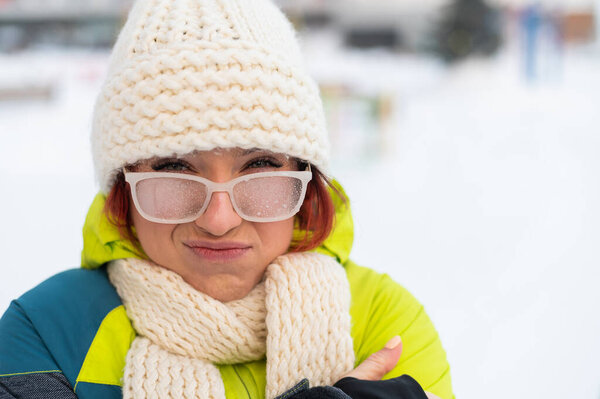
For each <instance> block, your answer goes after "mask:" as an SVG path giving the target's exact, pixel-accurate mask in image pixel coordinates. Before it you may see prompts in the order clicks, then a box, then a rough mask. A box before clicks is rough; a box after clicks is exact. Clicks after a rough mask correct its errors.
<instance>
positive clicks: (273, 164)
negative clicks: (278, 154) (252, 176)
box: [246, 158, 282, 169]
mask: <svg viewBox="0 0 600 399" xmlns="http://www.w3.org/2000/svg"><path fill="white" fill-rule="evenodd" d="M281 166H282V164H281V163H280V162H278V161H276V160H274V159H268V158H261V159H254V160H252V161H250V162H249V163H248V164H247V166H246V168H248V169H262V168H281Z"/></svg>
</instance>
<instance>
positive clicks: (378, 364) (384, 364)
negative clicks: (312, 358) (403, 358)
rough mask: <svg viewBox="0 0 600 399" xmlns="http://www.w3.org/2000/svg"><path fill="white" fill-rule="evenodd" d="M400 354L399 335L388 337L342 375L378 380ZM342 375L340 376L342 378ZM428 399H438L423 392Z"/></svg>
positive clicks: (390, 368) (392, 365)
mask: <svg viewBox="0 0 600 399" xmlns="http://www.w3.org/2000/svg"><path fill="white" fill-rule="evenodd" d="M401 354H402V340H401V339H400V337H399V336H397V335H396V336H395V337H394V338H392V339H390V340H389V341H388V343H387V344H385V346H384V347H383V348H382V349H380V350H379V351H377V352H375V353H373V354H372V355H371V356H369V357H368V358H367V359H365V361H364V362H362V363H361V364H359V365H358V366H356V368H355V369H354V370H352V371H351V372H349V373H348V374H346V375H345V376H344V377H353V378H357V379H359V380H370V381H379V380H381V379H382V378H383V376H384V375H386V374H387V373H389V372H390V371H392V370H393V368H394V367H396V364H397V363H398V360H399V359H400V355H401ZM344 377H342V378H344ZM425 394H426V395H427V398H428V399H440V398H439V397H437V396H436V395H434V394H432V393H429V392H425Z"/></svg>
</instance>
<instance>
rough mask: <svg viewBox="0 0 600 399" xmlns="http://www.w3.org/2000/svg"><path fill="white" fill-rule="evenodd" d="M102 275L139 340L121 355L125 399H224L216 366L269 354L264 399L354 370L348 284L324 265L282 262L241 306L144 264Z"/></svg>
mask: <svg viewBox="0 0 600 399" xmlns="http://www.w3.org/2000/svg"><path fill="white" fill-rule="evenodd" d="M108 273H109V277H110V281H111V282H112V284H113V285H114V286H115V287H116V288H117V292H118V293H119V296H120V297H121V299H122V300H123V304H124V305H125V308H126V310H127V315H128V316H129V318H130V319H131V321H132V324H133V327H134V328H135V330H136V332H137V334H138V336H137V338H135V340H134V341H133V344H132V346H131V348H130V349H129V352H128V353H127V359H126V365H125V372H124V377H123V397H124V398H125V399H128V398H161V399H164V398H215V399H224V398H225V388H224V385H223V381H222V379H221V375H220V373H219V369H218V368H217V367H216V366H215V365H214V363H216V364H236V363H243V362H249V361H253V360H259V359H262V358H264V356H265V354H266V367H267V369H266V372H267V385H266V392H265V394H266V398H267V399H271V398H274V397H276V396H277V395H280V394H282V393H284V392H285V391H286V390H288V389H289V388H291V387H292V386H294V385H295V384H296V383H297V382H299V381H300V380H301V379H302V378H308V379H309V381H310V383H311V385H331V384H332V383H334V382H335V381H337V380H338V379H339V378H340V377H341V376H342V375H344V374H345V373H347V372H348V371H350V370H351V369H352V367H353V364H354V351H353V347H352V338H351V336H350V315H349V306H350V290H349V286H348V280H347V278H346V274H345V272H344V270H343V268H342V267H341V266H340V265H339V263H337V262H336V261H335V260H334V259H332V258H330V257H327V256H324V255H319V254H315V253H297V254H287V255H283V256H280V257H278V258H277V259H275V261H274V262H273V263H272V264H271V265H269V266H268V268H267V271H266V273H265V278H264V280H263V282H261V283H260V284H258V285H257V286H256V287H255V288H254V289H253V290H252V291H251V292H250V293H249V294H248V295H247V296H246V297H245V298H242V299H239V300H236V301H232V302H227V303H223V302H220V301H217V300H215V299H213V298H211V297H209V296H208V295H206V294H203V293H201V292H199V291H197V290H195V289H194V288H193V287H191V286H190V285H189V284H187V283H186V282H185V281H183V279H182V278H181V276H179V275H178V274H176V273H174V272H172V271H169V270H167V269H165V268H163V267H160V266H158V265H156V264H154V263H151V262H148V261H143V260H139V259H122V260H117V261H113V262H111V264H110V265H109V267H108Z"/></svg>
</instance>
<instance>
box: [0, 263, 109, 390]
mask: <svg viewBox="0 0 600 399" xmlns="http://www.w3.org/2000/svg"><path fill="white" fill-rule="evenodd" d="M120 305H121V301H120V299H119V297H118V295H117V293H116V291H115V290H114V287H113V286H112V285H111V284H110V282H109V281H108V277H107V275H106V268H104V267H102V268H100V269H96V270H83V269H73V270H68V271H66V272H63V273H60V274H57V275H56V276H54V277H51V278H50V279H48V280H46V281H44V282H43V283H41V284H40V285H38V286H37V287H35V288H34V289H32V290H31V291H29V292H27V293H25V294H24V295H23V296H21V297H20V298H19V299H17V300H15V301H13V302H12V303H11V305H10V306H9V308H8V310H7V311H6V312H5V314H4V315H3V316H2V318H1V319H0V398H4V397H6V398H12V397H18V398H25V399H27V398H39V397H48V398H50V397H51V398H53V399H63V398H75V397H79V398H90V399H91V398H103V399H104V398H120V397H121V389H120V387H118V386H106V385H101V384H83V385H82V384H79V386H77V385H76V383H77V377H78V375H79V372H80V370H81V367H82V365H83V362H84V360H85V358H86V355H87V353H88V350H89V348H90V346H91V344H92V341H93V340H94V337H95V336H96V333H97V331H98V328H99V326H100V324H101V323H102V320H103V319H104V318H105V317H106V315H107V314H108V313H109V312H110V311H111V310H112V309H114V308H115V307H118V306H120ZM2 389H4V392H3V391H2ZM74 391H75V392H77V393H76V394H75V393H74Z"/></svg>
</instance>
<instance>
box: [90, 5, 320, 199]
mask: <svg viewBox="0 0 600 399" xmlns="http://www.w3.org/2000/svg"><path fill="white" fill-rule="evenodd" d="M233 147H239V148H244V149H250V148H260V149H266V150H270V151H273V152H278V153H285V154H288V155H291V156H294V157H297V158H300V159H303V160H305V161H308V162H311V163H312V164H313V165H315V166H317V167H319V168H321V169H322V170H324V171H325V170H326V168H327V162H328V153H329V143H328V139H327V133H326V127H325V118H324V113H323V106H322V102H321V99H320V96H319V90H318V87H317V85H316V83H315V82H314V81H313V80H312V79H311V78H310V77H309V76H308V74H307V73H306V68H305V66H304V64H303V61H302V56H301V53H300V50H299V46H298V43H297V41H296V38H295V32H294V29H293V27H292V26H291V24H290V23H289V21H288V20H287V19H286V17H285V16H284V15H283V14H282V13H281V11H280V10H279V9H278V8H277V7H276V6H275V5H274V4H273V3H272V2H271V0H202V1H199V0H137V1H136V3H135V4H134V6H133V8H132V10H131V12H130V14H129V17H128V19H127V22H126V24H125V26H124V28H123V30H122V31H121V34H120V35H119V38H118V40H117V42H116V44H115V47H114V49H113V53H112V55H111V60H110V66H109V71H108V76H107V78H106V81H105V83H104V85H103V88H102V90H101V93H100V95H99V97H98V99H97V102H96V107H95V110H94V118H93V126H92V151H93V155H94V164H95V169H96V175H97V178H98V179H99V181H100V187H101V190H102V191H103V192H105V193H107V192H108V191H109V190H110V188H111V186H112V184H113V182H114V177H115V175H116V173H117V172H118V171H119V170H120V169H121V168H122V167H123V166H125V165H127V164H133V163H135V162H137V161H140V160H144V159H148V158H152V157H167V156H173V155H184V154H187V153H190V152H193V151H204V150H212V149H214V148H233Z"/></svg>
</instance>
